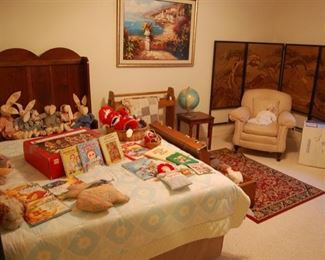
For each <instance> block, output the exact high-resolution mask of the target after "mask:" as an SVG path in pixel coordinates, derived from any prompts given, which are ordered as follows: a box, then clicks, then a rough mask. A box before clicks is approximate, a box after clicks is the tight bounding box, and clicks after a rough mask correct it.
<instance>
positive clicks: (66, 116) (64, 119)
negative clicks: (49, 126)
mask: <svg viewBox="0 0 325 260" xmlns="http://www.w3.org/2000/svg"><path fill="white" fill-rule="evenodd" d="M60 117H61V130H62V131H64V130H65V131H69V130H71V124H72V121H73V114H72V110H71V107H70V105H67V104H64V105H61V106H60Z"/></svg>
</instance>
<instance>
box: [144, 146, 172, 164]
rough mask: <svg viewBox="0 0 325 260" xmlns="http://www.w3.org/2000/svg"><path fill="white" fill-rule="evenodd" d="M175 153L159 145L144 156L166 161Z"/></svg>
mask: <svg viewBox="0 0 325 260" xmlns="http://www.w3.org/2000/svg"><path fill="white" fill-rule="evenodd" d="M173 153H175V151H174V150H171V149H170V148H168V147H166V146H163V145H159V146H157V147H155V148H153V149H151V150H149V151H147V152H146V153H145V154H144V155H145V156H147V157H150V158H153V159H158V160H162V161H164V160H166V158H167V157H168V156H170V155H172V154H173Z"/></svg>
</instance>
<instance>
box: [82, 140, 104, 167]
mask: <svg viewBox="0 0 325 260" xmlns="http://www.w3.org/2000/svg"><path fill="white" fill-rule="evenodd" d="M77 148H78V152H79V156H80V159H81V164H82V168H83V169H84V171H85V172H87V171H88V170H89V169H91V168H93V167H95V166H96V165H103V164H104V159H103V155H102V152H101V150H100V147H99V143H98V141H97V139H93V140H90V141H87V142H84V143H81V144H78V145H77Z"/></svg>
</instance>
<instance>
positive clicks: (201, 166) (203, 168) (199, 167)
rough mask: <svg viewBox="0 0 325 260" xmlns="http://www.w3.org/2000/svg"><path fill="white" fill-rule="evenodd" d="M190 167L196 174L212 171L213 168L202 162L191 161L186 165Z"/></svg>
mask: <svg viewBox="0 0 325 260" xmlns="http://www.w3.org/2000/svg"><path fill="white" fill-rule="evenodd" d="M188 167H190V168H191V169H193V170H194V171H195V173H196V174H199V175H201V174H209V173H213V172H214V171H213V168H211V167H210V166H209V165H207V164H205V163H203V162H197V163H191V164H189V165H188Z"/></svg>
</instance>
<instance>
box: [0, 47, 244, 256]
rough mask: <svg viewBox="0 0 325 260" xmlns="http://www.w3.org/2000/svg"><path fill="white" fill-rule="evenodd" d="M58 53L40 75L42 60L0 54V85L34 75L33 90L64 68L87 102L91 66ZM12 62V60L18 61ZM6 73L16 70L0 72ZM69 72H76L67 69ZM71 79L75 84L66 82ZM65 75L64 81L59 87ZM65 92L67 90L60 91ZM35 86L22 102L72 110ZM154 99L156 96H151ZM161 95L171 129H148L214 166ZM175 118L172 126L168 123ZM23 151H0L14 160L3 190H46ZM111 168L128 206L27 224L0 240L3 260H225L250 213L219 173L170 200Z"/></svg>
mask: <svg viewBox="0 0 325 260" xmlns="http://www.w3.org/2000/svg"><path fill="white" fill-rule="evenodd" d="M54 50H55V51H51V52H50V53H52V54H51V55H45V56H46V57H47V58H46V62H45V64H46V65H44V66H45V68H43V69H40V68H37V69H36V70H35V71H34V69H33V68H30V67H31V66H32V67H33V66H34V61H33V62H32V61H30V60H29V59H30V58H32V60H33V59H36V61H35V63H37V64H38V62H39V60H38V59H39V58H35V55H31V56H30V54H28V58H27V59H23V62H22V61H21V58H19V59H18V58H17V59H15V60H14V61H12V60H11V61H9V60H8V59H7V60H6V59H4V58H3V57H4V56H5V57H8V55H1V53H0V82H1V83H5V82H8V80H3V79H1V77H3V78H6V77H7V78H8V73H9V74H10V73H11V75H13V74H12V73H13V72H12V71H16V70H17V71H18V72H19V73H18V74H17V75H20V76H18V79H17V80H14V82H16V81H18V80H21V79H22V78H24V77H22V75H24V76H25V74H27V75H29V74H28V72H29V71H30V70H32V71H34V72H35V73H32V74H30V76H28V77H27V79H28V80H27V81H28V82H29V83H30V82H35V81H37V79H38V72H41V75H43V76H44V74H42V73H44V70H49V71H48V72H47V73H45V74H46V75H52V73H53V67H52V66H54V68H56V67H55V66H56V65H57V64H61V63H62V62H63V63H64V65H60V66H62V68H61V67H60V69H57V70H56V69H54V70H55V71H56V73H54V74H55V78H56V79H57V81H58V82H63V81H64V82H69V80H68V79H69V78H70V77H72V78H74V79H75V78H78V79H79V83H80V84H78V86H77V85H73V87H72V89H71V91H73V92H75V93H78V94H79V95H84V94H87V95H88V96H89V97H90V88H89V75H88V76H86V77H84V73H85V71H86V72H88V65H81V64H80V63H82V62H84V61H86V60H87V59H86V58H81V57H80V56H79V55H78V54H76V53H74V52H73V51H70V50H67V49H62V48H59V49H54ZM6 52H7V53H8V52H10V51H8V50H7V51H6ZM13 52H15V51H13ZM18 52H20V51H18ZM62 52H63V53H70V54H71V55H72V56H73V57H74V58H73V57H71V56H69V57H68V58H60V59H58V58H57V57H58V56H60V57H61V54H60V53H62ZM23 53H26V51H23ZM53 53H56V54H55V55H54V54H53ZM9 56H11V59H12V57H15V55H9ZM23 57H25V56H24V55H23ZM40 57H42V55H41V56H40ZM78 57H79V58H78ZM75 58H76V60H75ZM26 60H27V61H26ZM72 60H73V61H72ZM75 62H77V65H76V64H75ZM15 63H17V64H16V65H17V66H16V65H15ZM86 63H87V62H86ZM42 64H43V61H42V62H41V65H39V66H43V65H42ZM78 64H79V65H78ZM87 64H88V63H87ZM7 65H10V67H11V69H7V68H5V69H4V68H3V66H7ZM70 65H71V66H72V68H74V67H76V66H77V67H78V68H79V69H76V68H75V69H70ZM80 66H81V67H80ZM83 66H85V68H84V67H83ZM48 67H49V68H48ZM82 68H83V69H82ZM84 69H85V70H84ZM4 70H7V73H4ZM76 70H77V71H79V73H80V74H79V76H77V74H78V73H75V71H76ZM21 71H25V72H24V73H22V72H21ZM71 71H72V72H73V73H74V75H73V76H71V75H70V74H69V73H70V72H71ZM21 73H22V74H21ZM60 73H62V77H63V78H64V79H62V80H60V77H61V76H60ZM86 74H87V73H86ZM52 76H53V75H52ZM49 79H51V77H49ZM49 82H51V80H50V81H49ZM82 82H83V83H82ZM49 84H50V85H49V86H46V85H44V86H43V87H48V88H49V89H51V88H52V86H53V85H51V84H53V83H49ZM65 84H67V83H64V84H63V85H65ZM59 85H61V84H59ZM19 86H20V85H19V84H17V85H15V87H12V88H11V90H10V91H8V93H11V92H12V91H16V90H18V89H19ZM33 86H34V85H33V84H32V85H31V87H29V88H30V90H29V91H23V93H25V94H26V95H27V97H25V96H23V98H22V100H26V102H28V100H30V97H31V96H28V95H29V94H30V91H32V96H33V98H38V96H37V95H39V96H40V97H39V98H40V100H42V102H44V104H45V103H48V102H51V103H55V104H58V105H59V104H62V103H69V102H71V101H70V100H67V98H66V97H65V96H66V95H55V96H51V98H50V100H49V101H47V99H46V98H45V97H44V95H43V94H42V91H39V92H38V91H35V92H34V87H33ZM65 86H66V85H65ZM17 88H18V89H17ZM29 88H28V89H29ZM36 88H37V87H36ZM69 91H70V90H69ZM168 91H169V92H168ZM170 91H171V90H167V93H171V92H170ZM132 94H136V93H132ZM152 94H154V93H151V92H150V93H149V95H152ZM161 94H162V95H163V96H165V97H164V98H162V99H161V100H160V103H159V104H162V105H161V107H162V108H164V107H167V109H169V113H166V116H167V120H166V124H168V125H169V126H170V127H166V126H165V125H164V124H160V123H157V122H155V123H153V124H152V125H151V126H152V127H153V128H154V129H155V130H156V131H157V132H158V133H159V134H161V135H162V137H163V138H165V140H163V144H164V145H167V146H171V147H174V145H177V146H178V147H180V148H181V149H182V150H183V151H186V152H188V153H190V154H192V155H193V156H195V157H197V158H200V159H202V160H203V161H206V162H207V161H208V159H209V158H208V157H207V153H206V147H205V146H204V145H203V144H201V143H199V142H197V141H196V140H194V139H192V138H189V137H186V136H185V135H183V134H181V133H179V132H177V131H175V130H173V129H172V126H173V124H174V121H173V120H174V118H175V114H174V113H175V98H174V96H173V95H170V96H169V95H165V94H164V93H161ZM8 95H9V94H8ZM23 95H24V94H23ZM112 95H113V97H114V100H115V98H116V97H118V94H117V95H116V94H114V93H112V94H111V95H110V98H111V97H112ZM1 96H2V95H1ZM114 102H118V101H116V100H115V101H114ZM42 105H43V104H42ZM42 105H40V107H42ZM170 111H173V114H171V112H170ZM170 115H172V118H168V116H170ZM22 143H23V140H12V141H3V142H0V151H1V152H2V153H4V154H5V155H6V156H8V157H10V158H11V160H12V163H13V165H14V169H13V171H12V173H11V174H10V175H9V176H8V181H7V183H6V184H5V186H3V187H2V189H6V188H9V187H13V186H16V185H18V184H21V183H26V182H39V183H41V184H42V183H44V182H46V181H48V180H47V179H46V177H45V176H44V175H43V174H41V173H40V172H39V171H37V170H36V169H35V168H33V167H32V166H31V165H29V164H28V163H27V162H26V161H25V160H24V158H23V150H22V149H23V147H22ZM180 148H178V149H180ZM107 168H108V172H109V174H111V175H112V176H113V177H114V186H116V187H117V188H118V189H119V190H121V191H122V192H123V193H125V194H127V195H128V196H129V197H130V198H131V199H130V201H129V202H128V203H126V204H124V205H121V206H116V207H113V208H111V209H110V210H109V213H108V214H107V213H99V214H90V213H85V212H81V211H78V210H76V209H74V208H73V210H72V211H71V212H69V213H67V214H65V215H62V216H60V217H58V218H54V219H52V220H50V221H47V222H45V223H42V224H40V225H37V226H35V227H29V226H28V224H26V223H23V225H22V226H21V227H20V228H19V229H17V230H15V231H12V232H4V233H2V235H1V239H2V245H3V250H4V254H5V256H6V259H38V258H40V259H43V258H48V259H91V258H93V259H95V258H96V259H156V260H158V259H213V258H215V257H217V256H218V255H220V253H221V250H222V243H223V237H224V235H225V234H226V233H227V232H228V231H229V230H230V229H231V228H235V227H238V226H240V224H241V223H242V221H243V219H244V218H245V214H246V212H247V209H248V207H249V198H248V197H247V195H245V193H244V192H243V191H242V190H241V189H240V188H238V186H236V185H235V184H234V183H232V182H231V181H230V180H229V179H227V178H226V177H224V176H223V175H222V174H221V173H219V172H216V173H215V174H209V175H204V176H198V175H193V176H191V177H190V178H191V181H192V185H190V188H189V189H188V190H185V191H179V192H170V191H169V190H168V189H167V188H166V187H165V186H164V185H163V184H162V183H161V182H157V181H154V180H152V181H151V180H149V181H142V180H141V179H139V178H138V177H136V176H134V175H132V174H131V173H129V172H128V171H127V170H125V169H124V168H122V167H121V166H120V164H115V165H113V166H109V167H107ZM71 206H72V207H73V204H71ZM189 256H190V258H189Z"/></svg>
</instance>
